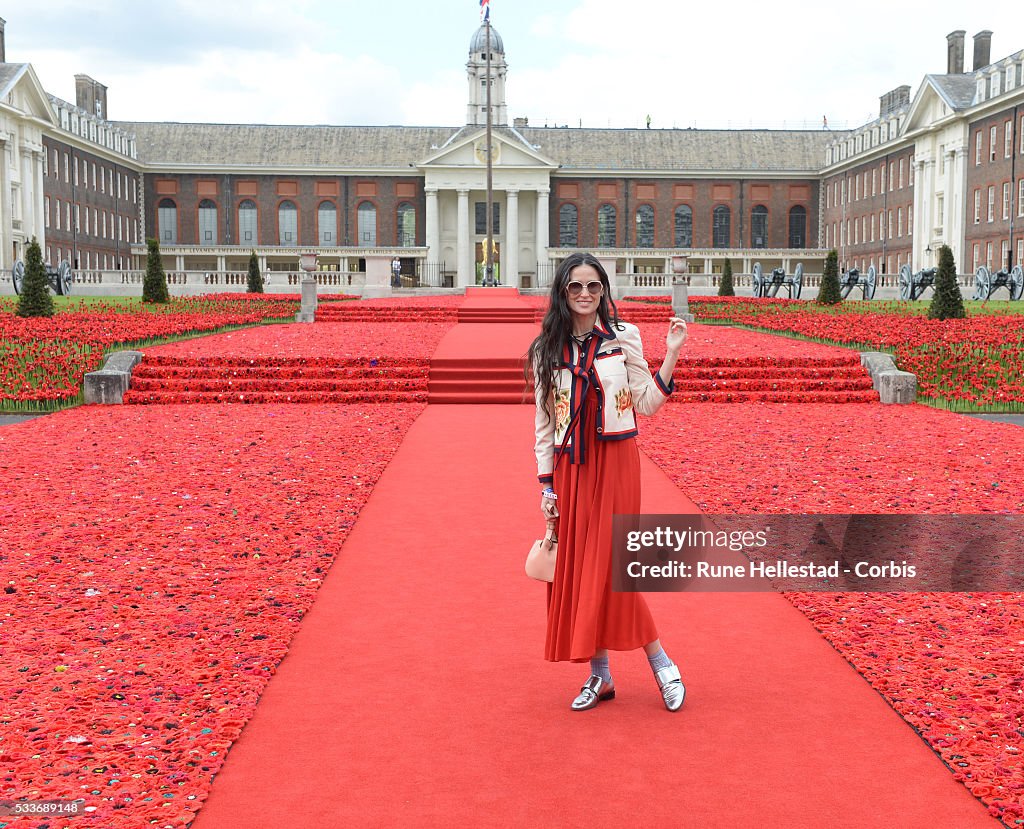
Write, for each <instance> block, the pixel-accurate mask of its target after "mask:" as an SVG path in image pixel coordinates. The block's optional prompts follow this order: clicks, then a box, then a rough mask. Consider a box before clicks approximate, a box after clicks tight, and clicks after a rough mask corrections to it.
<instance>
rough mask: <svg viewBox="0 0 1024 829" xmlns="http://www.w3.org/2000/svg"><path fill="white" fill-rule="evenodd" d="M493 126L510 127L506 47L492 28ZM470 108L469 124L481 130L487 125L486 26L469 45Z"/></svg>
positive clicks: (482, 27) (467, 113)
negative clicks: (506, 95) (506, 88)
mask: <svg viewBox="0 0 1024 829" xmlns="http://www.w3.org/2000/svg"><path fill="white" fill-rule="evenodd" d="M490 28H491V43H490V50H491V123H492V124H493V125H494V126H496V127H506V126H508V107H506V105H505V75H506V73H507V72H508V64H506V63H505V46H504V44H503V43H502V42H501V35H499V34H498V32H497V30H496V29H495V28H494V26H491V27H490ZM466 72H467V74H468V78H469V106H468V107H467V109H466V123H467V124H468V125H470V126H477V127H482V126H484V125H485V124H486V123H487V26H481V27H480V28H479V29H477V31H476V34H474V35H473V39H472V41H470V44H469V62H468V63H467V64H466Z"/></svg>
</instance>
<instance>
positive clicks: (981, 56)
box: [974, 29, 992, 72]
mask: <svg viewBox="0 0 1024 829" xmlns="http://www.w3.org/2000/svg"><path fill="white" fill-rule="evenodd" d="M991 62H992V32H990V31H989V30H988V29H985V30H984V31H981V32H978V33H977V34H976V35H975V36H974V71H975V72H977V71H978V70H979V69H981V68H982V67H983V66H988V65H989V64H990V63H991Z"/></svg>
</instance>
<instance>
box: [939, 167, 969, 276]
mask: <svg viewBox="0 0 1024 829" xmlns="http://www.w3.org/2000/svg"><path fill="white" fill-rule="evenodd" d="M966 154H967V148H966V147H957V149H956V152H955V158H954V162H953V165H952V166H953V167H954V168H955V169H954V170H953V186H952V187H951V188H950V191H949V195H948V196H947V197H946V210H947V211H948V212H949V213H950V216H951V219H952V222H951V225H950V234H949V239H947V240H946V244H948V245H949V246H950V247H951V248H952V249H953V261H954V262H956V272H957V273H967V272H968V271H970V273H974V270H973V268H972V267H971V266H972V264H973V262H972V260H971V256H972V252H971V251H969V250H968V249H967V242H966V239H967V224H966V223H967V222H968V221H973V213H972V215H971V218H968V217H967V210H968V209H970V210H972V211H973V209H974V205H973V204H971V205H970V206H969V207H968V196H969V195H970V194H969V193H968V192H967V168H966V165H965V164H964V161H965V156H966Z"/></svg>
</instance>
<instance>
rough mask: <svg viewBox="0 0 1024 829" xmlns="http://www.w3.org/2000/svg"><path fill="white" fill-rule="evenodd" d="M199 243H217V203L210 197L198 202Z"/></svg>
mask: <svg viewBox="0 0 1024 829" xmlns="http://www.w3.org/2000/svg"><path fill="white" fill-rule="evenodd" d="M199 244H201V245H215V244H217V205H216V204H215V203H214V202H213V201H211V200H210V199H203V200H202V201H201V202H199Z"/></svg>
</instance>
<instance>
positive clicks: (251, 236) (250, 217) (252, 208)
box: [238, 199, 259, 245]
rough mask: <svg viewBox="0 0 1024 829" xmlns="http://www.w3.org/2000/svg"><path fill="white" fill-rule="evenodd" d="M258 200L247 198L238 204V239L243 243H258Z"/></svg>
mask: <svg viewBox="0 0 1024 829" xmlns="http://www.w3.org/2000/svg"><path fill="white" fill-rule="evenodd" d="M256 219H257V215H256V202H254V201H253V200H252V199H246V200H245V201H243V202H242V203H241V204H239V205H238V241H239V242H241V243H242V244H243V245H258V244H259V235H258V234H257V232H256V227H257V221H256Z"/></svg>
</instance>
